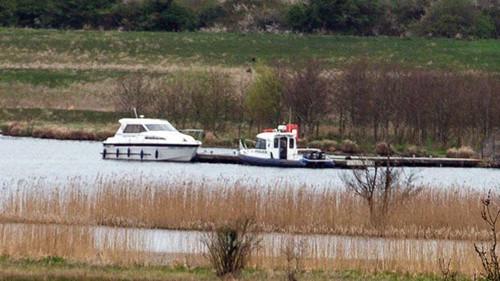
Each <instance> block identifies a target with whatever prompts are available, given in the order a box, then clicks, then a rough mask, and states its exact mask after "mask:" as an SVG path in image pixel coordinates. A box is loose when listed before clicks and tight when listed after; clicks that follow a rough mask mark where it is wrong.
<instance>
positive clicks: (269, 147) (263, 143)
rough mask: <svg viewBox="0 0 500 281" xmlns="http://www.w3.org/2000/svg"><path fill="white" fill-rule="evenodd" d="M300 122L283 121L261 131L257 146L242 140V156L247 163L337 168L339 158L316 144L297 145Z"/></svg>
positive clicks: (241, 159) (287, 166)
mask: <svg viewBox="0 0 500 281" xmlns="http://www.w3.org/2000/svg"><path fill="white" fill-rule="evenodd" d="M297 137H298V126H297V125H295V124H288V125H281V126H278V128H277V129H266V130H264V132H262V133H260V134H258V135H257V141H256V143H255V148H247V147H246V146H245V145H244V144H243V142H241V141H240V148H239V151H238V157H239V160H240V161H241V162H242V163H243V164H247V165H256V166H273V167H283V168H333V167H334V166H335V162H334V161H333V160H332V159H330V158H328V157H327V155H326V154H325V153H323V152H322V151H321V150H319V149H314V148H305V149H304V148H302V149H301V148H298V147H297Z"/></svg>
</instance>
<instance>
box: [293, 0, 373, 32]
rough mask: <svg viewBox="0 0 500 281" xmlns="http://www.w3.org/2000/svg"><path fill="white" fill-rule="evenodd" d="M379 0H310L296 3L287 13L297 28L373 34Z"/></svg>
mask: <svg viewBox="0 0 500 281" xmlns="http://www.w3.org/2000/svg"><path fill="white" fill-rule="evenodd" d="M378 3H379V2H378V1H371V0H357V1H353V0H340V1H331V0H330V1H328V0H311V1H309V2H308V3H307V4H303V3H298V4H295V5H293V6H292V7H291V8H290V9H289V10H288V13H287V22H288V25H289V26H290V27H292V28H293V29H295V30H298V31H313V30H327V31H335V32H343V33H350V34H360V35H362V34H371V33H372V29H373V27H374V25H375V22H376V20H377V17H378V16H379V15H380V6H379V5H378Z"/></svg>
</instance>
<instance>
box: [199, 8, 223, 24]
mask: <svg viewBox="0 0 500 281" xmlns="http://www.w3.org/2000/svg"><path fill="white" fill-rule="evenodd" d="M225 16H226V11H225V10H224V9H223V8H222V6H220V5H211V6H208V7H205V8H203V9H202V10H200V12H199V13H198V27H211V26H214V25H215V24H216V23H217V22H218V21H219V20H220V19H221V18H224V17H225Z"/></svg>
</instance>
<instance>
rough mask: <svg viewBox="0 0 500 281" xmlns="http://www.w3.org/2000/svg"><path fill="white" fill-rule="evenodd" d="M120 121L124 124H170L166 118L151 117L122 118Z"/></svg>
mask: <svg viewBox="0 0 500 281" xmlns="http://www.w3.org/2000/svg"><path fill="white" fill-rule="evenodd" d="M118 122H120V124H122V125H129V124H131V125H144V124H170V123H169V122H168V121H166V120H161V119H150V118H122V119H120V120H119V121H118Z"/></svg>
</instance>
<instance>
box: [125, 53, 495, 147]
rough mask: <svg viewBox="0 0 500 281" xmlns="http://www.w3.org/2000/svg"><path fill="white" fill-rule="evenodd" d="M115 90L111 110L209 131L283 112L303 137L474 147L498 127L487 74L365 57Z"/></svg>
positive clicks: (272, 119)
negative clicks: (341, 64) (342, 64)
mask: <svg viewBox="0 0 500 281" xmlns="http://www.w3.org/2000/svg"><path fill="white" fill-rule="evenodd" d="M235 80H238V81H235ZM116 91H117V92H116V93H115V96H116V97H117V98H118V103H117V104H118V110H122V111H129V110H130V109H131V108H132V107H136V108H138V109H139V110H140V111H141V112H145V113H147V114H151V115H154V116H159V117H165V118H167V119H169V120H172V121H173V122H175V123H176V124H177V125H179V126H180V127H185V126H187V125H189V126H201V127H202V128H203V129H206V130H209V131H215V132H223V131H225V130H227V129H228V128H234V126H235V125H236V126H237V127H238V128H240V130H242V129H243V128H246V129H249V130H255V129H257V130H260V129H262V128H265V127H275V126H276V125H277V124H280V123H283V122H287V121H288V120H289V118H290V116H291V117H292V120H291V121H292V122H296V123H298V124H299V125H300V126H301V132H302V134H303V136H305V137H306V138H307V139H309V140H311V139H318V138H329V139H346V138H349V139H354V140H364V141H368V142H380V141H387V142H391V143H398V144H415V145H427V144H429V143H432V144H439V145H441V146H443V147H450V146H461V145H473V146H476V147H477V146H479V145H480V143H481V142H482V141H483V140H484V139H485V138H486V137H488V136H489V135H490V134H491V133H492V132H494V130H495V129H497V128H498V124H500V77H499V76H498V75H496V74H487V73H478V72H452V71H429V70H421V69H407V68H402V67H400V66H397V65H392V64H385V63H368V62H365V61H359V62H356V63H352V64H351V65H349V66H347V67H346V68H344V69H342V70H341V71H333V70H331V69H329V68H328V67H327V66H326V65H325V64H324V63H322V62H320V61H315V60H311V61H308V62H306V63H304V64H303V65H293V66H292V65H283V64H276V65H273V66H264V65H260V66H257V67H256V74H255V78H254V79H252V80H248V81H247V80H245V79H234V78H233V77H231V76H230V75H229V74H225V73H221V72H217V71H207V72H198V73H180V74H173V75H170V77H169V78H167V79H163V78H151V77H149V76H147V75H142V74H134V75H132V76H129V77H124V78H122V79H120V81H119V83H118V86H117V88H116Z"/></svg>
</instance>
